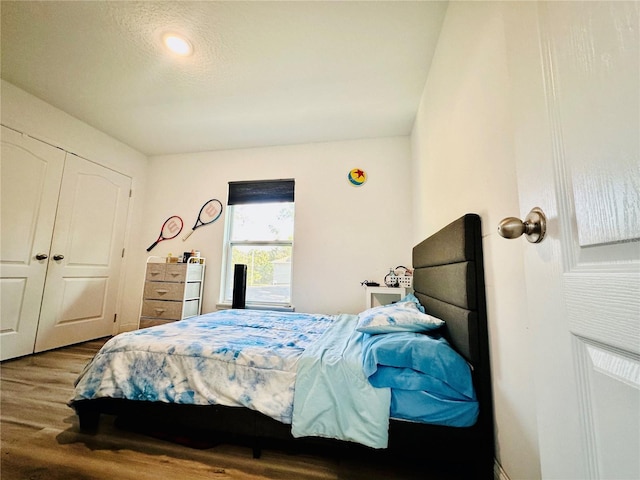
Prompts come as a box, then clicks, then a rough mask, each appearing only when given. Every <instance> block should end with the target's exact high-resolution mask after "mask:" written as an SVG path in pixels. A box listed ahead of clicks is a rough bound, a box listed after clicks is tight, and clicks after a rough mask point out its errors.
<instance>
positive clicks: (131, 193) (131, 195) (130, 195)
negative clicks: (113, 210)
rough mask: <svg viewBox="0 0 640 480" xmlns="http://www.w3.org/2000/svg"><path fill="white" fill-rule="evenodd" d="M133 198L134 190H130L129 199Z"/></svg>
mask: <svg viewBox="0 0 640 480" xmlns="http://www.w3.org/2000/svg"><path fill="white" fill-rule="evenodd" d="M131 197H133V189H129V198H131Z"/></svg>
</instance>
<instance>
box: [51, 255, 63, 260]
mask: <svg viewBox="0 0 640 480" xmlns="http://www.w3.org/2000/svg"><path fill="white" fill-rule="evenodd" d="M63 258H64V255H60V254H57V255H54V256H53V259H54V260H62V259H63Z"/></svg>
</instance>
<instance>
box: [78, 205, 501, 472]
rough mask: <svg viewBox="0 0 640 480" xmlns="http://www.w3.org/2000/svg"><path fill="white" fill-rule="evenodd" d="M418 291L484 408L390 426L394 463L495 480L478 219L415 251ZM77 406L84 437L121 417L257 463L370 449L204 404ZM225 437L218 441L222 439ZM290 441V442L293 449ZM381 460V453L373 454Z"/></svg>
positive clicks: (464, 220)
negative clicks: (430, 463)
mask: <svg viewBox="0 0 640 480" xmlns="http://www.w3.org/2000/svg"><path fill="white" fill-rule="evenodd" d="M413 267H414V279H413V288H414V290H415V295H416V296H417V297H418V299H419V300H420V302H421V303H422V305H424V307H425V309H426V312H427V313H429V314H432V315H434V316H436V317H438V318H441V319H443V320H445V322H446V327H445V331H444V335H445V336H446V337H447V339H448V340H449V342H450V344H451V345H452V346H453V347H454V348H455V349H456V350H457V351H458V352H459V353H460V354H461V355H462V356H464V358H465V359H466V360H467V361H468V362H469V364H470V365H471V366H472V368H473V381H474V386H475V389H476V394H477V396H478V400H479V403H480V414H479V418H478V421H477V423H476V424H475V425H474V426H472V427H467V428H454V427H443V426H437V425H425V424H419V423H413V422H406V421H400V420H391V422H390V426H389V447H388V448H387V450H386V451H385V452H384V455H389V456H391V457H393V458H403V459H409V458H413V459H418V460H419V461H424V460H426V459H428V458H429V457H431V456H432V457H433V459H435V460H438V461H439V460H445V461H449V462H453V463H456V464H465V465H466V466H467V468H468V471H469V472H471V473H472V474H473V478H478V479H484V478H487V479H489V478H493V464H494V430H493V404H492V395H491V369H490V362H489V343H488V332H487V315H486V301H485V285H484V267H483V255H482V234H481V224H480V217H479V216H478V215H475V214H467V215H464V216H463V217H461V218H459V219H458V220H456V221H454V222H453V223H451V224H449V225H448V226H446V227H444V228H443V229H441V230H440V231H438V232H437V233H435V234H433V235H432V236H430V237H429V238H427V239H426V240H424V241H423V242H421V243H420V244H418V245H416V246H415V247H414V248H413ZM74 408H75V409H76V412H77V414H78V416H79V419H80V429H81V431H84V432H92V431H96V430H97V427H98V424H99V418H100V414H103V413H105V414H111V415H118V416H119V417H118V419H119V420H121V424H127V425H133V424H135V425H136V426H135V427H133V428H137V429H143V430H149V429H152V430H156V431H159V430H161V431H163V432H170V431H172V430H175V431H180V432H181V436H184V432H185V431H189V432H190V434H191V435H192V438H196V436H197V435H196V432H200V434H201V435H200V437H199V438H202V433H203V432H206V435H207V436H208V437H209V438H210V437H211V436H212V435H222V437H221V440H220V443H225V442H236V441H240V442H245V443H246V442H247V440H248V442H249V444H250V446H252V448H253V454H254V457H256V458H258V457H259V456H260V453H261V449H262V448H263V447H271V446H274V445H278V446H281V445H282V442H283V441H285V442H287V444H289V445H292V446H294V448H296V449H300V448H301V446H302V445H306V446H322V447H327V446H328V447H329V448H332V449H340V450H343V451H345V452H348V453H353V454H361V453H363V452H365V453H366V452H367V451H369V450H370V449H367V448H366V447H362V446H360V445H355V444H353V443H349V442H341V441H337V440H327V439H319V438H305V439H293V437H292V436H291V434H290V425H284V424H281V423H279V422H277V421H275V420H273V419H271V418H269V417H266V416H265V415H262V414H261V413H259V412H255V411H253V410H249V409H245V408H238V407H224V406H217V405H212V406H200V405H174V404H165V403H159V402H157V403H155V402H140V401H129V400H120V399H105V398H102V399H96V400H86V401H81V402H77V403H75V404H74ZM217 438H220V437H217ZM289 442H291V443H289ZM374 452H375V454H376V455H378V456H379V455H380V454H381V452H380V451H377V450H376V451H374Z"/></svg>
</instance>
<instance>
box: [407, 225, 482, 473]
mask: <svg viewBox="0 0 640 480" xmlns="http://www.w3.org/2000/svg"><path fill="white" fill-rule="evenodd" d="M413 268H414V272H413V288H414V290H415V295H416V297H417V298H418V300H420V303H421V304H422V305H423V306H424V307H425V310H426V312H427V313H428V314H430V315H433V316H435V317H438V318H441V319H442V320H444V321H445V325H444V327H443V334H444V336H445V337H446V338H447V340H448V341H449V343H450V344H451V345H452V346H453V348H455V349H456V350H457V351H458V353H460V354H461V355H462V356H463V357H465V358H466V359H467V361H468V362H469V364H470V365H471V366H472V368H473V373H472V376H473V383H474V387H475V390H476V395H477V397H478V401H479V403H480V415H479V417H478V421H477V423H476V425H474V426H473V427H472V428H471V429H470V431H471V438H476V441H475V443H473V445H474V447H473V448H474V449H475V450H476V453H477V455H478V458H480V459H481V462H482V464H483V465H485V469H486V472H490V473H491V472H492V471H493V457H494V430H493V429H494V426H493V400H492V393H491V390H492V388H491V365H490V360H489V334H488V327H487V307H486V297H485V284H484V265H483V258H482V229H481V222H480V217H479V216H478V215H476V214H467V215H464V216H463V217H461V218H459V219H458V220H456V221H454V222H452V223H450V224H449V225H447V226H446V227H444V228H442V229H441V230H439V231H438V232H436V233H434V234H433V235H431V236H430V237H429V238H427V239H426V240H424V241H422V242H420V243H419V244H418V245H416V246H415V247H414V248H413ZM453 438H454V443H456V445H457V444H458V443H457V442H458V439H457V438H456V437H453ZM492 477H493V475H491V478H492ZM477 478H481V476H478V477H477ZM482 478H485V477H484V475H483V476H482ZM486 478H489V477H488V476H487V477H486Z"/></svg>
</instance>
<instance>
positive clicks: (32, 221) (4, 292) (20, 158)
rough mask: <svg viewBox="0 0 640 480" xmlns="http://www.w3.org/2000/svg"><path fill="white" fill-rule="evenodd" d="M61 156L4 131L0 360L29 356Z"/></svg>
mask: <svg viewBox="0 0 640 480" xmlns="http://www.w3.org/2000/svg"><path fill="white" fill-rule="evenodd" d="M64 156H65V154H64V152H63V151H62V150H60V149H57V148H54V147H51V146H50V145H47V144H45V143H42V142H40V141H37V140H34V139H32V138H30V137H28V136H26V135H22V134H20V133H17V132H15V131H13V130H11V129H9V128H6V127H2V153H1V156H0V179H1V182H2V186H1V195H2V198H1V207H0V208H1V226H2V242H1V244H0V251H1V253H0V272H1V273H0V276H1V279H0V295H1V298H0V302H1V303H0V305H1V307H0V308H1V311H0V323H1V329H0V342H1V343H0V345H1V351H0V356H1V359H2V360H6V359H8V358H13V357H17V356H21V355H26V354H29V353H33V345H34V342H35V338H36V330H37V328H38V317H39V315H40V305H41V301H42V290H43V288H44V282H45V276H46V272H47V266H48V264H49V261H48V259H43V260H37V259H36V258H35V255H36V254H39V253H43V254H46V255H49V248H50V246H51V235H52V232H53V227H54V221H55V215H56V207H57V204H58V193H59V189H60V181H61V178H62V171H63V167H64Z"/></svg>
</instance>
